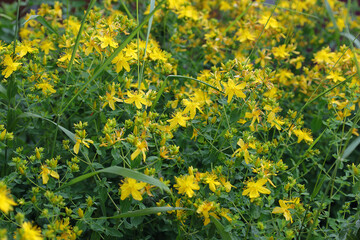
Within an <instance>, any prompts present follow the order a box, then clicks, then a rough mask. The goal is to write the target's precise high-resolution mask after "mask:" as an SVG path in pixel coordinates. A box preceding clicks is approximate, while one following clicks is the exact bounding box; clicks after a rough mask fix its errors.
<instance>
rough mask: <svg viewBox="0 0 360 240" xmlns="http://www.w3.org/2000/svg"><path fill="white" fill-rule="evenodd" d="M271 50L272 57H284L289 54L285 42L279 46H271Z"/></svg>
mask: <svg viewBox="0 0 360 240" xmlns="http://www.w3.org/2000/svg"><path fill="white" fill-rule="evenodd" d="M271 51H272V53H273V54H274V57H275V58H278V59H285V58H287V57H289V56H290V54H289V50H288V49H287V48H286V45H285V44H283V45H280V46H279V47H273V48H272V49H271Z"/></svg>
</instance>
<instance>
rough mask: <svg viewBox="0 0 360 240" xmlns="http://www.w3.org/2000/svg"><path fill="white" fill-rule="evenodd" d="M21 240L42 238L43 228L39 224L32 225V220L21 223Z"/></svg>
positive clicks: (40, 239)
mask: <svg viewBox="0 0 360 240" xmlns="http://www.w3.org/2000/svg"><path fill="white" fill-rule="evenodd" d="M19 232H20V236H21V237H20V240H42V239H43V237H42V235H41V229H40V228H39V227H37V226H32V224H31V223H30V222H24V223H23V224H21V229H20V231H19Z"/></svg>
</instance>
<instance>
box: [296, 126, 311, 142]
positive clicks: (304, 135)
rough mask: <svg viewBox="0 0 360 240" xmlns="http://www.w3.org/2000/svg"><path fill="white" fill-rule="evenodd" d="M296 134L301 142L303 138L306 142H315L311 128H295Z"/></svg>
mask: <svg viewBox="0 0 360 240" xmlns="http://www.w3.org/2000/svg"><path fill="white" fill-rule="evenodd" d="M294 133H295V135H296V136H297V137H298V141H297V142H298V143H300V142H301V141H302V140H305V141H306V142H313V141H314V140H313V138H312V136H311V132H310V130H306V129H303V130H300V129H295V130H294Z"/></svg>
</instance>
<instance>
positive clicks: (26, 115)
mask: <svg viewBox="0 0 360 240" xmlns="http://www.w3.org/2000/svg"><path fill="white" fill-rule="evenodd" d="M29 117H33V118H40V119H43V120H46V121H48V122H51V123H52V124H54V125H55V126H58V127H59V129H60V130H61V131H63V133H65V134H66V136H68V137H69V138H70V139H71V141H73V142H74V143H75V142H76V141H75V134H74V133H72V132H70V131H69V130H67V129H66V128H64V127H62V126H60V125H58V124H57V123H56V122H54V121H51V120H50V119H47V118H44V117H42V116H40V115H38V114H35V113H31V112H26V113H22V114H20V115H19V116H18V118H29Z"/></svg>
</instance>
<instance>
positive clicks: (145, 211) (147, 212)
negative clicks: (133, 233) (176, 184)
mask: <svg viewBox="0 0 360 240" xmlns="http://www.w3.org/2000/svg"><path fill="white" fill-rule="evenodd" d="M184 209H185V210H186V208H181V207H150V208H145V209H141V210H135V211H129V212H126V213H121V214H118V215H115V216H112V217H100V218H96V219H115V218H126V217H139V216H145V215H150V214H157V213H160V212H168V211H174V210H184Z"/></svg>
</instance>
